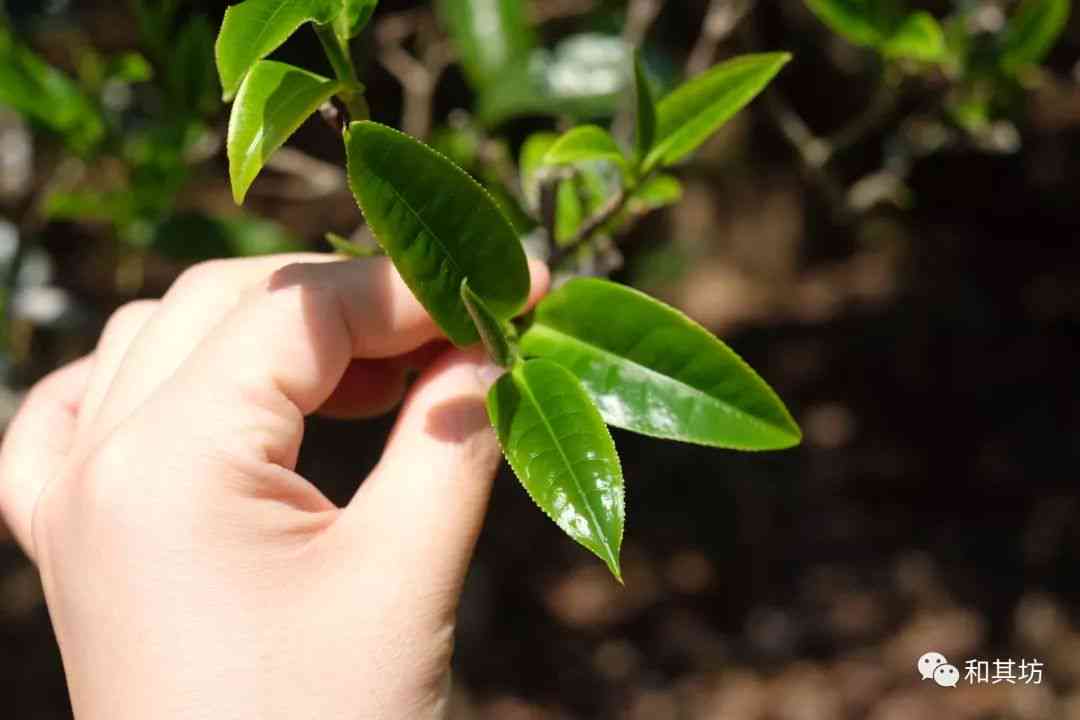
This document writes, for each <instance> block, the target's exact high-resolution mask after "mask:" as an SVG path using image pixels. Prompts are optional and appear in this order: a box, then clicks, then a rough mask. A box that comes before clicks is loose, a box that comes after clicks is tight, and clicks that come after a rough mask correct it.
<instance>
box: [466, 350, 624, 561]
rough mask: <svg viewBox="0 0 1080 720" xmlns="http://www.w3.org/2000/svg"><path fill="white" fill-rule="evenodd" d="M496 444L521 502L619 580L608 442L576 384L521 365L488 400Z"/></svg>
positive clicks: (617, 502) (620, 511) (536, 363)
mask: <svg viewBox="0 0 1080 720" xmlns="http://www.w3.org/2000/svg"><path fill="white" fill-rule="evenodd" d="M487 406H488V415H489V416H490V417H491V423H492V425H494V426H495V430H496V432H497V433H498V436H499V443H500V444H501V445H502V448H503V452H504V453H505V455H506V457H507V459H508V460H509V461H510V466H511V467H512V468H513V469H514V472H515V473H516V474H517V476H518V479H519V480H521V484H522V485H524V486H525V490H526V491H527V492H528V493H529V496H530V497H531V498H532V499H533V501H534V502H536V504H537V505H539V506H540V509H541V510H543V511H544V512H545V513H546V514H547V515H548V517H550V518H551V519H552V520H554V521H555V523H556V524H557V525H558V526H559V527H560V528H562V529H563V532H565V533H566V534H567V535H569V536H570V537H571V538H573V539H574V540H576V541H577V542H579V543H581V544H582V545H584V546H585V547H587V548H588V549H589V550H591V551H592V552H594V553H595V554H596V555H597V557H599V558H600V559H601V560H603V561H604V562H605V563H606V564H607V566H608V568H609V569H610V570H611V572H612V574H614V575H615V577H616V578H620V582H621V577H620V570H619V549H620V546H621V545H622V535H623V521H624V512H625V510H624V506H623V504H624V495H623V493H624V490H623V477H622V468H621V467H620V466H619V456H618V455H617V454H616V452H615V443H614V442H612V440H611V435H610V434H609V433H608V430H607V428H606V427H604V421H603V418H601V417H600V414H599V413H598V412H597V411H596V408H595V407H594V406H593V404H592V402H591V401H590V400H589V397H588V395H586V394H585V391H584V389H583V388H582V387H581V383H580V382H578V380H577V378H575V377H574V376H573V375H571V374H570V373H569V372H567V371H566V370H565V369H564V368H562V367H560V366H559V365H557V364H555V363H553V362H549V361H547V360H530V361H527V362H524V363H521V364H520V365H518V366H517V367H515V368H514V369H513V370H512V371H511V372H509V373H507V374H506V375H504V376H503V377H502V378H501V379H500V380H499V381H498V382H497V383H496V384H495V385H494V387H492V389H491V392H490V393H489V394H488V401H487Z"/></svg>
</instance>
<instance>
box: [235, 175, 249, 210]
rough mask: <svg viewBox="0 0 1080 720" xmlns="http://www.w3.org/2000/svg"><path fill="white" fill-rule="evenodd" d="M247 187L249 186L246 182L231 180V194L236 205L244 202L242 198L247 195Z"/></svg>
mask: <svg viewBox="0 0 1080 720" xmlns="http://www.w3.org/2000/svg"><path fill="white" fill-rule="evenodd" d="M248 187H250V186H249V185H247V184H246V183H243V182H240V181H238V180H233V182H232V196H233V202H234V203H236V204H237V205H243V204H244V199H245V198H246V197H247V192H248Z"/></svg>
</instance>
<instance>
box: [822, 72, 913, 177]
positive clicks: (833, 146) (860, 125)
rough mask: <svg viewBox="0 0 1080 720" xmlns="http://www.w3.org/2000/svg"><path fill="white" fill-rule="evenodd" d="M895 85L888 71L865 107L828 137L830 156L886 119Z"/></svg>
mask: <svg viewBox="0 0 1080 720" xmlns="http://www.w3.org/2000/svg"><path fill="white" fill-rule="evenodd" d="M897 95H898V93H897V86H896V84H895V83H894V80H893V77H892V76H891V74H890V73H888V71H886V74H885V76H884V77H882V79H881V82H880V83H879V84H878V87H877V89H876V90H875V91H874V96H873V98H871V100H870V104H869V105H867V107H866V109H865V110H864V111H863V112H861V113H859V115H857V116H856V117H855V118H853V119H852V120H851V122H849V123H848V124H847V125H845V126H844V127H842V128H841V129H840V130H838V131H837V132H835V133H833V134H832V135H831V136H830V137H829V149H830V157H831V156H833V155H837V154H839V153H841V152H843V151H845V150H847V149H848V148H851V147H854V146H855V145H858V144H859V143H860V142H862V141H863V140H864V139H865V138H866V137H867V136H868V135H870V134H871V133H873V132H874V131H875V130H877V128H878V127H879V126H880V125H881V124H882V123H883V122H885V120H886V119H888V117H889V115H890V114H892V111H893V109H894V108H895V107H896V102H897V99H898V98H897Z"/></svg>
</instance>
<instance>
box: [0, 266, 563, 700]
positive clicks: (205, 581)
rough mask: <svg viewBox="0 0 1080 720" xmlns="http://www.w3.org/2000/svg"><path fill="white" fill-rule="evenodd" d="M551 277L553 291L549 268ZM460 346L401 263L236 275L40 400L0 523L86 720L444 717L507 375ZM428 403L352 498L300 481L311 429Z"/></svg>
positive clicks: (131, 310)
mask: <svg viewBox="0 0 1080 720" xmlns="http://www.w3.org/2000/svg"><path fill="white" fill-rule="evenodd" d="M532 280H533V283H532V284H533V292H532V297H531V299H530V302H535V300H536V299H537V298H538V297H539V296H540V295H542V294H543V292H544V291H545V290H546V288H547V283H548V274H547V271H546V269H545V268H544V267H543V266H542V265H540V264H533V267H532ZM440 338H441V335H440V332H439V330H438V328H437V327H436V326H435V324H434V323H433V322H432V320H431V319H430V318H429V317H428V315H427V314H426V313H425V312H424V310H423V308H422V307H421V306H420V305H419V304H418V303H417V301H416V300H415V299H414V298H413V296H412V294H411V293H410V292H409V290H408V288H407V287H406V286H405V285H404V283H403V282H402V281H401V279H400V278H399V277H398V275H397V274H396V272H395V271H394V269H393V266H392V265H391V264H390V263H389V261H387V260H386V259H383V258H378V259H365V260H355V261H349V262H342V261H335V260H333V259H331V258H327V257H323V256H314V255H303V256H278V257H272V258H261V259H251V260H228V261H217V262H212V263H207V264H204V265H199V266H196V267H195V268H194V269H192V270H191V271H189V272H187V273H186V274H185V275H183V276H182V277H181V278H180V279H179V280H178V281H177V283H176V284H175V285H174V286H173V287H172V288H171V289H170V291H169V292H168V293H167V294H166V296H165V297H164V298H163V299H162V300H160V301H141V302H137V303H133V304H131V305H127V306H125V307H124V308H122V309H121V310H120V311H119V312H117V313H116V314H115V315H114V316H113V317H112V318H111V320H110V321H109V323H108V325H107V326H106V329H105V331H104V333H103V334H102V337H101V340H100V342H99V344H98V346H97V348H96V350H95V351H94V352H93V354H92V355H90V356H88V357H86V358H83V359H82V360H79V361H77V362H75V363H73V364H71V365H68V366H67V367H65V368H62V369H61V370H59V371H57V372H55V373H53V374H52V375H50V376H49V377H47V378H45V379H44V380H42V381H41V382H40V383H39V384H38V385H37V386H35V387H34V388H33V390H32V391H31V393H30V394H29V396H28V397H27V399H26V401H25V403H24V404H23V407H22V408H21V410H20V412H19V413H18V415H17V416H16V418H15V420H14V421H13V423H12V424H11V426H10V427H9V429H8V431H7V433H6V436H5V438H4V442H3V447H2V450H0V514H2V516H3V519H4V521H5V522H6V524H7V525H8V527H9V529H10V531H11V532H12V534H13V535H14V537H15V539H16V540H17V541H18V542H19V543H20V544H21V545H22V547H23V548H24V549H25V550H26V552H27V553H28V554H29V555H30V557H31V558H32V559H33V561H34V562H35V563H36V564H37V566H38V568H39V570H40V573H41V578H42V583H43V586H44V589H45V598H46V601H47V603H48V606H49V612H50V615H51V617H52V620H53V625H54V627H55V631H56V637H57V640H58V642H59V645H60V650H61V655H62V657H63V661H64V671H65V674H66V676H67V679H68V686H69V689H70V692H71V700H72V704H73V707H74V710H75V716H76V717H77V718H79V720H106V719H107V720H129V719H130V720H135V719H139V720H145V718H155V719H159V720H161V719H164V720H171V719H173V718H185V719H198V720H201V719H204V718H205V719H206V720H223V719H228V718H237V719H239V718H290V719H296V718H319V719H320V720H337V719H342V720H344V719H346V718H348V719H350V720H352V719H356V718H379V719H383V718H387V719H395V720H396V719H397V718H401V719H405V718H409V719H414V718H438V717H442V716H443V714H444V712H445V707H446V701H447V690H448V687H449V667H450V658H451V654H452V648H453V634H454V621H455V614H456V610H457V605H458V600H459V596H460V592H461V588H462V583H463V581H464V577H465V573H466V570H467V568H468V565H469V561H470V559H471V556H472V552H473V548H474V545H475V542H476V538H477V535H478V534H479V532H480V527H481V524H482V521H483V517H484V513H485V510H486V508H487V503H488V497H489V493H490V489H491V483H492V479H493V477H494V474H495V471H496V469H497V467H498V464H499V461H500V453H499V448H498V444H497V442H496V439H495V437H494V433H493V432H492V430H491V428H490V426H489V424H488V421H487V418H486V415H485V411H484V405H483V399H484V395H485V393H486V390H487V388H488V387H489V386H490V384H491V383H492V382H493V381H494V379H495V378H496V377H497V376H498V370H497V368H494V367H493V366H491V365H490V363H489V362H488V361H487V360H486V359H485V358H484V354H483V352H482V351H477V350H475V349H474V350H469V351H462V350H456V349H451V348H449V346H446V345H441V346H440V345H434V346H433V345H432V342H433V341H437V340H439V339H440ZM410 367H414V368H417V369H421V374H420V377H419V379H418V380H417V381H416V382H415V383H414V384H413V385H412V386H411V387H410V388H409V389H408V391H407V392H406V387H405V383H406V379H405V378H406V371H407V370H408V369H409V368H410ZM403 395H404V404H403V406H402V408H401V411H400V414H399V417H398V420H397V423H396V426H395V428H394V431H393V433H392V435H391V437H390V439H389V441H388V443H387V445H386V449H385V451H384V454H383V456H382V459H381V460H380V462H379V464H378V465H377V466H376V468H375V470H374V471H373V472H372V473H371V474H370V475H369V476H368V477H367V478H366V479H363V483H362V484H361V485H360V489H359V490H358V491H357V492H356V494H355V496H354V497H353V498H352V500H351V501H350V502H349V503H348V505H347V506H346V507H344V508H338V507H335V506H334V505H333V504H332V503H330V502H329V501H328V500H327V499H326V497H325V496H323V494H322V493H321V492H320V491H319V490H318V489H317V488H316V487H315V486H313V485H312V484H311V483H309V482H308V481H307V480H305V479H304V478H303V477H301V476H300V475H298V474H297V473H296V472H295V469H296V459H297V453H298V450H299V447H300V443H301V439H302V437H303V431H304V418H305V417H306V416H308V415H311V414H313V413H316V412H325V413H328V414H332V415H335V416H344V417H365V416H371V415H376V414H379V413H382V412H386V411H387V410H389V409H390V408H392V407H393V406H395V405H397V404H398V402H399V401H401V400H402V396H403ZM357 480H358V481H359V480H361V478H357Z"/></svg>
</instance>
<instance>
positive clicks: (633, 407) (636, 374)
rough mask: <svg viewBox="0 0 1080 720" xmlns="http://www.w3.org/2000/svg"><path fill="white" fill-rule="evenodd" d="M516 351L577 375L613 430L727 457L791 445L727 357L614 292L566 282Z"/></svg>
mask: <svg viewBox="0 0 1080 720" xmlns="http://www.w3.org/2000/svg"><path fill="white" fill-rule="evenodd" d="M521 350H522V352H523V353H524V355H525V356H527V357H543V358H548V359H550V360H553V361H555V362H557V363H559V364H560V365H562V366H564V367H566V368H567V369H569V370H570V371H571V372H573V373H574V374H575V375H577V376H578V377H579V378H580V379H581V381H582V384H583V385H584V386H585V389H586V390H587V391H588V393H589V395H590V396H592V398H593V400H594V401H595V402H596V405H597V407H598V408H599V409H600V412H601V413H602V414H603V416H604V419H605V420H606V421H607V422H608V423H610V424H612V425H615V426H617V427H621V428H625V429H627V430H633V431H635V432H639V433H643V434H645V435H651V436H654V437H660V438H668V439H672V440H681V441H685V442H691V443H697V444H701V445H711V446H715V447H724V448H732V449H735V450H774V449H780V448H787V447H791V446H793V445H797V444H798V443H799V441H800V439H801V433H800V431H799V428H798V426H797V425H796V424H795V421H794V420H792V418H791V415H790V414H789V413H788V411H787V409H786V408H785V407H784V405H783V403H782V402H781V401H780V399H779V398H778V397H777V396H776V393H774V392H773V391H772V389H771V388H769V386H768V385H767V384H766V383H765V381H763V380H762V379H761V378H760V377H759V376H758V375H757V373H755V372H754V371H753V370H752V369H751V368H750V367H749V366H748V365H747V364H746V363H745V362H743V360H742V359H741V358H740V357H739V356H738V355H736V354H735V353H734V352H733V351H732V350H731V349H730V348H728V347H727V346H726V345H725V344H724V343H722V342H720V340H718V339H717V338H716V337H714V336H713V335H712V334H711V333H710V332H708V331H707V330H705V329H704V328H703V327H701V326H700V325H697V324H696V323H694V322H693V321H692V320H690V319H689V318H687V317H686V316H685V315H683V314H682V313H680V312H679V311H678V310H675V309H674V308H671V307H669V306H667V305H664V304H663V303H661V302H659V301H657V300H654V299H653V298H651V297H649V296H648V295H645V294H644V293H641V292H638V291H637V290H633V289H631V288H628V287H625V286H623V285H616V284H615V283H611V282H607V281H605V280H596V279H587V278H579V279H575V280H571V281H570V282H568V283H567V284H566V285H564V286H563V287H562V288H560V289H559V290H557V291H555V292H554V293H552V294H551V295H549V296H547V297H546V298H545V299H544V300H542V301H541V302H540V305H539V306H538V307H537V310H536V315H535V320H534V322H533V324H532V325H531V326H530V327H529V329H528V330H527V331H526V332H525V334H524V335H523V336H522V340H521Z"/></svg>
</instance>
